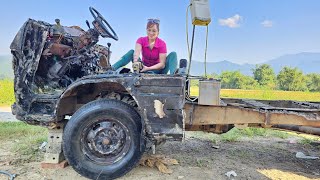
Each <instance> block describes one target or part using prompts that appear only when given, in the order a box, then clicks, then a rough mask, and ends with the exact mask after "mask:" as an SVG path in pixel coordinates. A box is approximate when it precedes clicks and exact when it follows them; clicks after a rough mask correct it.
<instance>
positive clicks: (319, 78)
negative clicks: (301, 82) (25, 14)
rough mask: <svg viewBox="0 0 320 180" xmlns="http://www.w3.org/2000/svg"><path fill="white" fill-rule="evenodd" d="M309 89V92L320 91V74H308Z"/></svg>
mask: <svg viewBox="0 0 320 180" xmlns="http://www.w3.org/2000/svg"><path fill="white" fill-rule="evenodd" d="M307 87H308V89H309V91H320V74H317V73H311V74H307Z"/></svg>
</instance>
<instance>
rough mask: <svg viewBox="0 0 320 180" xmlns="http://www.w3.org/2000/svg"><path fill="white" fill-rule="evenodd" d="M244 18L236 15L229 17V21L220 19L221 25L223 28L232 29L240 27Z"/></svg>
mask: <svg viewBox="0 0 320 180" xmlns="http://www.w3.org/2000/svg"><path fill="white" fill-rule="evenodd" d="M241 20H242V17H241V16H240V15H239V14H236V15H234V16H233V17H229V18H227V19H219V24H220V25H221V26H228V27H230V28H237V27H240V21H241Z"/></svg>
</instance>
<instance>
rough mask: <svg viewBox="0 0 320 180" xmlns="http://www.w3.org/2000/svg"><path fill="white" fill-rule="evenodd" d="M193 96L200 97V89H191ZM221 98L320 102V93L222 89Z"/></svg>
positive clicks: (194, 87)
mask: <svg viewBox="0 0 320 180" xmlns="http://www.w3.org/2000/svg"><path fill="white" fill-rule="evenodd" d="M190 92H191V95H192V96H198V95H199V88H198V87H196V86H193V87H191V88H190ZM220 96H221V97H224V98H240V99H259V100H296V101H313V102H320V92H301V91H276V90H242V89H221V91H220Z"/></svg>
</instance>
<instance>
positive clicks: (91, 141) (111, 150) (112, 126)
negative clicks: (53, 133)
mask: <svg viewBox="0 0 320 180" xmlns="http://www.w3.org/2000/svg"><path fill="white" fill-rule="evenodd" d="M141 129H142V127H141V120H140V116H139V114H138V113H137V112H136V111H135V110H134V109H133V107H131V106H129V105H128V104H125V103H123V102H121V101H118V100H106V99H101V100H96V101H93V102H90V103H88V104H86V105H84V106H83V107H81V108H80V109H79V110H78V111H77V112H76V113H74V115H73V116H72V117H71V119H70V120H69V122H68V123H67V125H66V127H65V129H64V135H63V152H64V155H65V157H66V159H67V161H68V162H69V164H70V165H71V166H72V167H73V169H74V170H76V171H77V172H78V173H79V174H81V175H83V176H85V177H87V178H90V179H115V178H117V177H120V176H123V175H125V174H126V173H127V172H129V171H130V170H131V169H132V168H133V167H134V166H135V165H136V164H138V162H139V160H140V158H141V156H142V154H143V152H144V147H145V141H143V140H142V141H143V142H141V139H140V138H141ZM141 143H142V145H141Z"/></svg>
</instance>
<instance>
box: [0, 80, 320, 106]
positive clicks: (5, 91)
mask: <svg viewBox="0 0 320 180" xmlns="http://www.w3.org/2000/svg"><path fill="white" fill-rule="evenodd" d="M190 91H191V95H192V96H198V95H199V88H198V87H197V86H193V87H191V88H190ZM220 96H221V97H224V98H247V99H260V100H296V101H314V102H320V92H300V91H275V90H242V89H222V90H221V92H220ZM14 101H15V100H14V92H13V81H12V80H10V79H4V80H0V106H10V105H11V104H12V103H13V102H14Z"/></svg>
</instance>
